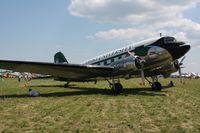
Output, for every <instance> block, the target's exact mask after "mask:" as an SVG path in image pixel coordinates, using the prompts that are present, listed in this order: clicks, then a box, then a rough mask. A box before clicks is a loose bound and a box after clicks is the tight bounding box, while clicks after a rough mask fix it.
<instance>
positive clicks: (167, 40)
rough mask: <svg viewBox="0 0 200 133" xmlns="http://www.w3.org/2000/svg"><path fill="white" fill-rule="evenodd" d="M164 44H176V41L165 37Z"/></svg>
mask: <svg viewBox="0 0 200 133" xmlns="http://www.w3.org/2000/svg"><path fill="white" fill-rule="evenodd" d="M164 42H165V43H174V42H176V39H175V38H174V37H165V38H164Z"/></svg>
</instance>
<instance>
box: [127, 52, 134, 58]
mask: <svg viewBox="0 0 200 133" xmlns="http://www.w3.org/2000/svg"><path fill="white" fill-rule="evenodd" d="M127 52H128V54H129V55H130V56H133V57H135V53H134V54H133V53H131V52H130V51H127Z"/></svg>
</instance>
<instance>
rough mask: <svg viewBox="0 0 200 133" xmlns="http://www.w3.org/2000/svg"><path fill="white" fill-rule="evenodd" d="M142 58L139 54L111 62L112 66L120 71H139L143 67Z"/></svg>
mask: <svg viewBox="0 0 200 133" xmlns="http://www.w3.org/2000/svg"><path fill="white" fill-rule="evenodd" d="M140 60H141V59H140V58H139V57H137V56H135V57H131V56H130V57H126V58H124V59H121V60H119V61H116V62H114V63H111V64H110V65H111V66H114V67H115V69H116V71H117V72H120V73H127V72H128V73H129V72H131V71H137V70H139V69H141V67H142V64H141V61H140Z"/></svg>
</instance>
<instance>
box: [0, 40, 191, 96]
mask: <svg viewBox="0 0 200 133" xmlns="http://www.w3.org/2000/svg"><path fill="white" fill-rule="evenodd" d="M189 49H190V45H188V44H186V43H185V42H182V41H177V40H176V39H175V38H174V37H170V36H165V37H159V38H154V39H150V40H146V41H142V42H139V43H137V44H134V45H129V46H127V47H124V48H121V49H117V50H115V51H112V52H110V53H106V54H103V55H101V56H98V57H95V58H93V59H91V60H88V61H86V62H84V63H82V64H69V63H68V61H67V60H66V58H65V57H64V55H63V54H62V53H61V52H58V53H56V54H55V56H54V63H45V62H28V61H11V60H0V68H1V69H8V70H14V71H17V72H31V73H40V74H47V75H52V76H53V77H54V79H55V80H59V81H66V82H67V83H69V82H84V81H94V82H96V81H97V80H107V81H108V82H109V83H110V85H111V87H112V89H113V91H114V92H115V93H116V94H118V93H121V92H122V89H123V87H122V85H121V83H120V81H119V78H126V79H129V78H131V77H132V76H140V77H141V79H142V83H143V84H144V83H145V79H146V80H147V81H148V82H149V83H150V85H151V87H152V90H155V91H158V90H161V89H162V86H161V84H160V83H159V82H158V78H157V76H158V75H164V76H169V75H170V74H171V73H173V72H176V71H179V74H180V75H181V65H182V61H183V60H184V58H183V59H182V60H181V61H180V62H179V61H178V59H179V58H181V57H182V56H184V55H185V54H186V53H187V52H188V51H189ZM146 77H151V78H152V82H151V81H150V80H148V79H147V78H146Z"/></svg>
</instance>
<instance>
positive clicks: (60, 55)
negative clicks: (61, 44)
mask: <svg viewBox="0 0 200 133" xmlns="http://www.w3.org/2000/svg"><path fill="white" fill-rule="evenodd" d="M54 63H67V64H68V61H67V59H66V58H65V56H64V54H63V53H62V52H57V53H56V54H55V55H54Z"/></svg>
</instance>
